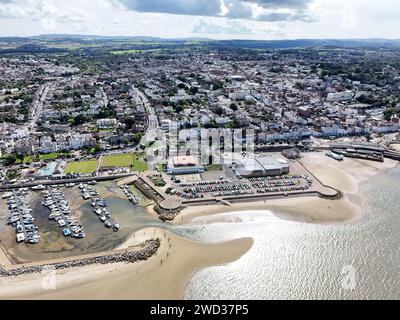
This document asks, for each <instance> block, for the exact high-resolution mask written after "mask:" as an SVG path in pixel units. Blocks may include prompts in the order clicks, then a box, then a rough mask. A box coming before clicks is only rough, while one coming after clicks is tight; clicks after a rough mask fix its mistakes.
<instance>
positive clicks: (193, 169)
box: [167, 156, 204, 175]
mask: <svg viewBox="0 0 400 320" xmlns="http://www.w3.org/2000/svg"><path fill="white" fill-rule="evenodd" d="M203 172H204V166H202V165H200V164H199V161H198V160H197V159H196V158H195V157H193V156H177V157H172V158H171V159H169V161H168V166H167V173H169V174H173V175H180V174H197V173H203Z"/></svg>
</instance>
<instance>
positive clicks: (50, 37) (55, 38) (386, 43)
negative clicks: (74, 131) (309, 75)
mask: <svg viewBox="0 0 400 320" xmlns="http://www.w3.org/2000/svg"><path fill="white" fill-rule="evenodd" d="M10 42H13V43H17V44H18V45H20V46H23V45H28V44H31V45H32V44H35V45H41V46H46V43H49V44H63V43H65V42H71V43H78V44H80V45H82V46H84V45H85V44H93V43H94V44H97V45H99V46H101V45H102V44H103V43H104V44H108V43H109V44H111V45H115V44H116V43H117V44H119V43H126V42H138V44H140V43H142V44H143V45H146V43H148V44H155V43H157V44H158V45H159V46H160V47H163V45H164V44H165V45H172V44H175V45H180V44H197V43H201V45H202V46H206V47H209V48H214V49H241V48H242V49H290V48H375V49H376V48H400V40H387V39H298V40H261V41H259V40H211V39H206V38H196V37H192V38H175V39H166V38H160V37H141V36H139V37H131V36H97V35H69V34H44V35H38V36H33V37H4V38H0V43H10ZM22 49H25V48H24V47H23V48H22ZM36 49H37V48H36ZM43 50H44V49H43V48H42V49H41V50H34V51H43Z"/></svg>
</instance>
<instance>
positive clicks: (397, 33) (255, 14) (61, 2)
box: [0, 0, 400, 40]
mask: <svg viewBox="0 0 400 320" xmlns="http://www.w3.org/2000/svg"><path fill="white" fill-rule="evenodd" d="M399 17H400V1H399V0H0V36H32V35H39V34H55V33H56V34H84V35H106V36H155V37H163V38H186V37H196V38H211V39H257V40H270V39H272V40H274V39H327V38H329V39H332V38H338V39H344V38H347V39H349V38H352V39H356V38H357V39H361V38H386V39H400V18H399Z"/></svg>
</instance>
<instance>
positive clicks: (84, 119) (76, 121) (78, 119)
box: [72, 114, 90, 126]
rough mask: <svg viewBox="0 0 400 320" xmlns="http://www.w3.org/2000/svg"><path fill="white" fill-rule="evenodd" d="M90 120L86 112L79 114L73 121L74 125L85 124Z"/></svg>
mask: <svg viewBox="0 0 400 320" xmlns="http://www.w3.org/2000/svg"><path fill="white" fill-rule="evenodd" d="M89 120H90V118H89V117H88V116H86V115H84V114H79V115H77V116H76V117H75V118H74V121H73V122H72V124H73V125H74V126H79V125H80V124H84V123H86V122H88V121H89Z"/></svg>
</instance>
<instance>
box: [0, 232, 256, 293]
mask: <svg viewBox="0 0 400 320" xmlns="http://www.w3.org/2000/svg"><path fill="white" fill-rule="evenodd" d="M157 237H158V238H160V239H161V247H160V249H159V251H158V252H157V254H156V255H154V256H153V257H151V258H150V259H149V260H147V261H144V262H138V263H134V264H113V265H101V266H99V265H94V266H89V267H84V268H76V269H71V270H67V271H60V272H58V271H57V274H56V278H55V279H56V286H57V287H56V289H55V290H44V289H43V286H42V282H43V279H44V276H45V275H42V274H33V275H28V276H20V277H16V278H0V299H14V298H19V299H182V298H183V292H184V288H185V285H186V283H187V281H188V279H189V278H190V276H191V275H192V274H193V273H194V272H195V271H196V270H199V269H202V268H205V267H208V266H215V265H223V264H226V263H229V262H233V261H235V260H237V259H239V258H240V257H241V256H242V255H243V254H245V253H246V252H247V251H248V250H249V249H250V248H251V246H252V243H253V241H252V240H251V239H239V240H234V241H231V242H228V243H221V244H202V243H196V242H193V241H188V240H186V239H183V238H180V237H177V236H175V235H173V234H171V233H168V232H165V231H162V230H160V229H155V228H148V229H144V230H140V231H138V232H137V233H136V234H135V235H133V236H132V237H131V238H130V239H128V240H127V242H126V243H124V244H123V245H122V246H121V247H120V249H121V248H126V247H128V246H134V245H136V244H138V243H141V242H143V241H144V240H146V239H150V238H152V239H154V238H157Z"/></svg>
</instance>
